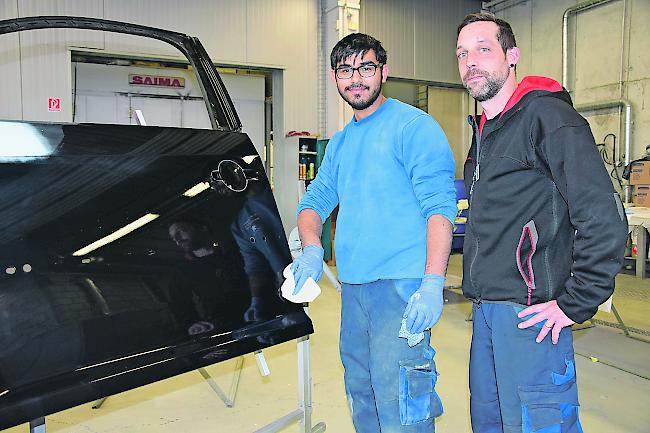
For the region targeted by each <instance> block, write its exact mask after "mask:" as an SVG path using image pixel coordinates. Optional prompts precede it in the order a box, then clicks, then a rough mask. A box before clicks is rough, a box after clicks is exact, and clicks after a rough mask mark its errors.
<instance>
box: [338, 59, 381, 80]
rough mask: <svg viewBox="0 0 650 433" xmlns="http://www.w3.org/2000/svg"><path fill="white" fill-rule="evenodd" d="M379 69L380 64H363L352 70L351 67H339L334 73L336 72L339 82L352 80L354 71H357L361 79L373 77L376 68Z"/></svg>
mask: <svg viewBox="0 0 650 433" xmlns="http://www.w3.org/2000/svg"><path fill="white" fill-rule="evenodd" d="M379 67H381V63H379V64H375V63H365V64H363V65H361V66H359V67H358V68H353V67H352V66H340V67H338V68H336V69H335V70H334V71H335V72H336V78H338V79H339V80H347V79H350V78H352V76H353V75H354V71H359V75H360V76H361V77H363V78H370V77H372V76H374V75H375V73H376V72H377V68H379Z"/></svg>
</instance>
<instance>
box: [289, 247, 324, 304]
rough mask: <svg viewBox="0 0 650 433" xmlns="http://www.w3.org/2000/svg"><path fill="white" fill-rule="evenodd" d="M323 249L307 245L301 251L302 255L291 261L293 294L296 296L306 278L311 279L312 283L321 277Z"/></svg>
mask: <svg viewBox="0 0 650 433" xmlns="http://www.w3.org/2000/svg"><path fill="white" fill-rule="evenodd" d="M324 253H325V252H324V251H323V248H321V247H320V246H318V245H307V246H306V247H304V248H303V249H302V254H301V255H300V256H298V258H297V259H295V260H294V261H293V264H292V265H291V272H293V279H294V280H295V282H296V287H295V288H294V289H293V294H294V295H296V294H298V292H300V290H301V289H302V286H303V285H304V284H305V282H306V281H307V278H309V277H312V278H313V279H314V281H318V280H320V277H321V276H322V275H323V254H324Z"/></svg>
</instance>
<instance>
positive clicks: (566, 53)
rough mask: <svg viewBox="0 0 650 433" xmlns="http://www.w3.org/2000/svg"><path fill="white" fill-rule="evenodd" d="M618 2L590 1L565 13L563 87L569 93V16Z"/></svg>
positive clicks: (608, 0)
mask: <svg viewBox="0 0 650 433" xmlns="http://www.w3.org/2000/svg"><path fill="white" fill-rule="evenodd" d="M613 1H618V0H589V1H586V2H583V3H578V4H577V5H575V6H571V7H570V8H567V10H565V11H564V15H563V16H562V85H563V86H564V88H565V89H567V91H570V89H569V16H571V15H575V14H577V13H578V12H582V11H584V10H587V9H591V8H593V7H596V6H600V5H602V4H605V3H611V2H613Z"/></svg>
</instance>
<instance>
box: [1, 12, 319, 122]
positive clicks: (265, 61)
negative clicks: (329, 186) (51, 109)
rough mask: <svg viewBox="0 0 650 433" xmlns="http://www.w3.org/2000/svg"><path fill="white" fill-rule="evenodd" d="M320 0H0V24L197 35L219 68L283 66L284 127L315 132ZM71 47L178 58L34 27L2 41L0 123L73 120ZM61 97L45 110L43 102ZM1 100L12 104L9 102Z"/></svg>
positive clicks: (164, 48)
mask: <svg viewBox="0 0 650 433" xmlns="http://www.w3.org/2000/svg"><path fill="white" fill-rule="evenodd" d="M317 14H318V0H187V1H182V2H181V1H178V0H138V1H129V0H48V1H43V0H0V19H9V18H15V17H24V16H33V15H78V16H89V17H96V18H105V19H110V20H117V21H127V22H132V23H137V24H143V25H148V26H153V27H161V28H165V29H169V30H175V31H179V32H183V33H187V34H190V35H193V36H198V37H199V38H200V39H201V42H202V43H203V45H204V46H205V48H206V50H207V51H208V53H209V54H210V56H211V57H212V60H213V61H215V62H217V63H223V64H235V65H265V66H271V67H277V68H281V69H283V70H284V71H283V76H284V80H285V81H286V82H288V83H291V85H287V86H284V92H283V94H282V96H283V100H284V111H283V121H284V126H285V127H286V128H287V130H291V129H295V130H310V131H316V128H317V115H316V98H317V84H316V77H317V75H316V74H317V71H316V64H317V37H316V32H317V22H318V20H317V17H318V15H317ZM72 47H85V48H92V49H97V50H100V51H105V52H109V53H129V54H135V55H142V56H173V57H179V58H180V56H181V55H180V53H178V52H177V51H176V50H175V49H174V48H172V47H171V46H169V45H167V44H165V43H162V42H158V41H154V40H150V39H146V38H137V37H133V36H126V35H119V34H116V33H103V32H96V31H79V30H56V31H53V30H38V31H31V32H21V33H20V34H12V35H8V36H7V35H5V36H1V37H0V77H2V80H0V94H2V96H3V98H2V99H3V101H2V102H1V103H0V118H5V119H29V120H48V121H71V120H72V117H71V72H70V69H71V68H70V54H69V49H70V48H72ZM48 96H59V97H61V98H62V105H63V110H62V112H61V113H56V114H55V113H48V111H47V105H46V103H47V97H48ZM7 101H11V103H8V102H7Z"/></svg>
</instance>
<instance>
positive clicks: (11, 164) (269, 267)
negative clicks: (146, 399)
mask: <svg viewBox="0 0 650 433" xmlns="http://www.w3.org/2000/svg"><path fill="white" fill-rule="evenodd" d="M0 137H2V139H1V140H0V197H2V202H1V203H0V429H4V428H7V427H11V426H14V425H17V424H20V423H23V422H27V421H29V420H31V419H35V418H37V417H40V416H44V415H48V414H51V413H54V412H57V411H60V410H63V409H66V408H69V407H72V406H75V405H78V404H81V403H84V402H88V401H92V400H94V399H97V398H99V397H102V396H107V395H111V394H115V393H118V392H121V391H124V390H127V389H131V388H134V387H137V386H141V385H144V384H147V383H151V382H154V381H156V380H160V379H164V378H167V377H170V376H173V375H176V374H179V373H183V372H186V371H190V370H194V369H196V368H199V367H202V366H205V365H209V364H212V363H215V362H219V361H222V360H225V359H229V358H232V357H236V356H239V355H241V354H244V353H249V352H252V351H255V350H257V349H260V348H264V347H268V346H270V345H274V344H278V343H280V342H284V341H288V340H290V339H294V338H297V337H300V336H303V335H306V334H308V333H311V332H313V328H312V324H311V321H310V320H309V318H308V317H307V316H306V315H305V314H304V312H303V310H302V306H300V305H295V304H291V303H288V302H286V301H284V300H282V299H281V298H280V297H279V296H278V291H277V289H278V287H279V284H280V282H281V276H280V275H281V271H282V269H283V268H284V266H286V265H287V264H288V263H289V262H290V260H291V258H290V254H289V250H288V246H287V242H286V239H285V235H284V230H283V228H282V224H281V222H280V218H279V215H278V212H277V208H276V207H275V202H274V199H273V196H272V194H271V190H270V188H269V184H268V180H267V178H266V176H265V174H264V169H263V165H262V162H261V160H260V157H259V156H258V155H257V153H256V151H255V149H254V147H253V145H252V143H251V142H250V140H249V139H248V137H247V136H246V135H245V134H242V133H237V132H222V131H214V130H195V129H178V128H160V127H139V126H118V125H90V124H83V125H70V124H47V123H29V122H0ZM16 149H20V151H18V152H17V151H16ZM222 161H227V162H226V163H222ZM220 163H222V164H221V167H222V168H221V170H220V171H221V173H219V172H217V173H215V171H217V170H218V168H219V166H220ZM233 167H234V168H233ZM237 167H239V168H240V169H241V170H239V169H237ZM228 170H230V171H228ZM242 176H243V177H244V178H243V179H242ZM208 182H211V185H212V187H211V188H207V189H205V190H203V191H201V192H199V193H198V194H196V195H195V196H193V197H188V196H186V195H184V193H185V192H186V191H188V190H189V189H190V188H192V187H194V186H196V185H203V187H204V188H206V187H207V185H208ZM233 185H235V188H232V187H233ZM243 185H245V188H244V189H243V190H242V191H241V192H235V191H233V189H235V190H241V189H242V186H243ZM229 187H231V188H229ZM148 214H152V215H158V217H156V218H155V219H153V220H151V221H150V222H148V223H146V224H144V225H143V226H141V227H139V228H136V229H134V230H133V231H131V232H129V233H128V234H126V235H124V236H123V237H121V238H119V239H116V240H113V241H112V242H109V243H107V244H105V245H103V246H101V247H99V248H97V249H95V250H93V251H90V252H86V253H83V254H78V253H77V255H74V253H75V252H77V251H79V250H80V249H81V248H82V247H85V246H87V245H89V244H91V243H92V242H94V241H96V240H98V239H101V238H103V237H105V236H107V235H109V234H110V233H113V232H115V231H117V230H118V229H120V228H122V227H125V226H128V224H129V223H132V222H134V221H137V220H138V219H140V218H141V217H143V216H145V215H148ZM251 294H252V295H255V296H256V297H257V298H258V301H260V303H259V304H257V305H256V307H255V308H253V309H252V310H251V309H250V306H251Z"/></svg>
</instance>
